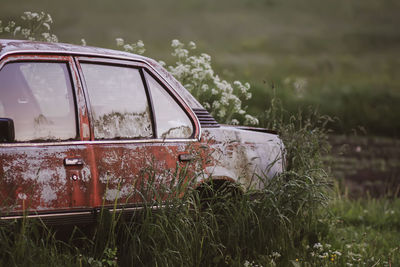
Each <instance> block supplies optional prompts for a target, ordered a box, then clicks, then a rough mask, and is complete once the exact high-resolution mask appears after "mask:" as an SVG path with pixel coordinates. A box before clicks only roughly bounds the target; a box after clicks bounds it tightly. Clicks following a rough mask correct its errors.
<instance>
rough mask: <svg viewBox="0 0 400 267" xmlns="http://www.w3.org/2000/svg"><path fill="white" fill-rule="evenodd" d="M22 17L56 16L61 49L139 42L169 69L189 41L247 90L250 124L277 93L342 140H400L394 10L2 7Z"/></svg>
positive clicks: (254, 4)
mask: <svg viewBox="0 0 400 267" xmlns="http://www.w3.org/2000/svg"><path fill="white" fill-rule="evenodd" d="M26 10H31V11H42V10H43V11H45V12H49V13H50V14H52V16H53V18H54V20H55V24H54V26H53V28H54V32H55V33H56V34H57V35H58V36H59V37H60V39H61V41H64V42H72V43H79V42H80V39H81V38H85V39H86V41H87V42H88V44H92V45H96V46H104V47H114V43H115V41H114V39H115V38H116V37H123V38H125V39H126V40H127V41H130V42H134V41H136V40H138V39H142V40H143V41H144V42H145V44H146V48H147V52H146V55H148V56H150V57H154V58H157V59H162V60H165V61H167V62H168V60H171V57H170V52H171V50H170V46H169V44H170V42H171V40H172V39H180V40H181V41H185V42H187V41H190V40H193V41H195V42H196V43H197V44H198V46H199V50H200V51H204V52H207V53H209V54H210V55H212V56H213V59H214V62H215V65H216V68H217V70H218V71H219V72H220V73H222V75H223V76H224V78H226V79H230V80H233V79H240V80H243V81H248V82H250V83H251V84H252V86H253V96H254V97H253V98H252V100H251V101H250V102H249V103H247V104H248V106H249V110H250V111H251V112H252V113H253V114H261V113H262V112H263V111H264V110H265V109H266V108H267V106H268V103H269V99H270V98H271V94H272V90H271V87H275V88H277V92H278V94H279V96H280V97H281V99H282V100H283V102H284V105H285V108H286V109H288V110H289V112H290V113H295V112H296V111H297V109H298V108H299V106H308V105H313V106H315V107H317V108H319V110H320V112H321V113H322V114H328V115H330V116H332V117H335V118H338V120H336V122H335V123H333V124H332V128H333V129H335V130H336V131H337V132H339V133H350V132H352V131H364V130H365V131H366V132H367V133H368V134H375V135H390V136H399V133H400V120H399V119H398V114H400V105H399V103H400V75H399V70H400V49H399V47H400V32H399V31H398V25H399V24H400V16H398V12H399V11H400V4H399V2H398V1H396V0H382V1H377V0H339V1H338V0H327V1H323V2H321V1H317V0H308V1H303V2H298V1H295V0H283V1H276V0H257V1H256V0H229V1H228V0H221V1H212V0H203V1H198V0H164V1H157V0H151V1H148V0H146V1H145V0H136V1H130V0H119V1H118V2H114V1H109V0H96V1H95V0H87V1H77V0H71V1H68V2H58V1H50V0H37V1H28V0H21V1H11V0H2V4H1V9H0V18H1V19H2V20H7V19H15V18H17V17H19V16H20V15H21V14H22V12H23V11H26ZM360 129H361V130H360Z"/></svg>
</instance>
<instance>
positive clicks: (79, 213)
mask: <svg viewBox="0 0 400 267" xmlns="http://www.w3.org/2000/svg"><path fill="white" fill-rule="evenodd" d="M144 207H145V206H137V207H130V208H123V207H122V208H113V207H110V208H107V207H105V208H104V209H106V210H108V211H110V212H123V213H127V212H132V211H137V210H142V209H144ZM149 208H151V209H152V210H158V209H161V208H165V205H152V206H149ZM101 210H102V208H94V209H92V210H90V211H77V212H60V213H46V214H29V215H26V214H25V215H12V216H1V217H0V220H18V219H43V220H46V219H48V218H57V217H58V218H66V217H74V216H82V215H86V216H96V215H98V214H99V213H101ZM77 223H79V222H77Z"/></svg>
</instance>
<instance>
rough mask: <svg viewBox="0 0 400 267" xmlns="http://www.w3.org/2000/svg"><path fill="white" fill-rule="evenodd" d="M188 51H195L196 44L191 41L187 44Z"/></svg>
mask: <svg viewBox="0 0 400 267" xmlns="http://www.w3.org/2000/svg"><path fill="white" fill-rule="evenodd" d="M188 47H189V49H196V44H195V43H194V42H192V41H190V42H189V44H188Z"/></svg>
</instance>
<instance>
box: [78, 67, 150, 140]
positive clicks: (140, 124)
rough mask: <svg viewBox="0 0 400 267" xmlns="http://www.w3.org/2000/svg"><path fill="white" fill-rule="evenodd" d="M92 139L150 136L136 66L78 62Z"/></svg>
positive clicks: (144, 95)
mask: <svg viewBox="0 0 400 267" xmlns="http://www.w3.org/2000/svg"><path fill="white" fill-rule="evenodd" d="M81 67H82V71H83V75H84V80H85V82H86V87H87V91H88V95H89V101H90V106H91V111H92V116H93V120H94V121H93V126H94V135H95V138H96V139H128V138H134V139H136V138H151V137H153V128H152V123H151V115H150V109H149V104H148V101H147V96H146V91H145V89H144V85H143V80H142V78H141V75H140V72H139V70H138V69H135V68H129V67H123V66H114V65H100V64H93V63H81Z"/></svg>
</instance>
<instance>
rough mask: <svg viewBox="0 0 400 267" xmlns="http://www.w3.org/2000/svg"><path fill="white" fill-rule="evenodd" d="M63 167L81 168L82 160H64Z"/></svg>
mask: <svg viewBox="0 0 400 267" xmlns="http://www.w3.org/2000/svg"><path fill="white" fill-rule="evenodd" d="M64 165H65V166H81V165H83V160H82V159H80V158H65V159H64Z"/></svg>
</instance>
